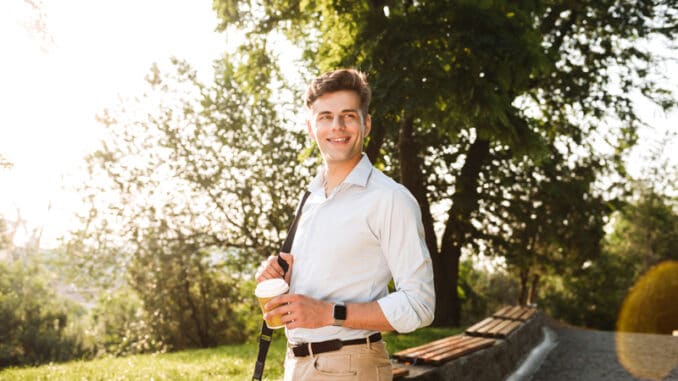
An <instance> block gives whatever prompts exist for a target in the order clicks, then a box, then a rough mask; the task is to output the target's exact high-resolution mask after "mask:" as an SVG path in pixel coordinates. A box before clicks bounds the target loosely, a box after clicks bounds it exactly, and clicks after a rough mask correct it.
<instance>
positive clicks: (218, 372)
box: [0, 328, 461, 381]
mask: <svg viewBox="0 0 678 381" xmlns="http://www.w3.org/2000/svg"><path fill="white" fill-rule="evenodd" d="M460 331H461V329H449V328H425V329H420V330H418V331H416V332H414V333H410V334H407V335H398V334H394V333H387V334H385V335H384V340H385V341H386V345H387V347H388V350H389V353H394V352H397V351H399V350H402V349H405V348H410V347H413V346H416V345H419V344H423V343H426V342H429V341H432V340H436V339H439V338H442V337H447V336H451V335H454V334H457V333H459V332H460ZM256 354H257V344H256V343H247V344H242V345H227V346H222V347H218V348H212V349H197V350H188V351H180V352H173V353H159V354H147V355H137V356H129V357H120V358H114V357H110V358H102V359H97V360H92V361H73V362H68V363H63V364H50V365H43V366H39V367H34V368H9V369H5V370H2V371H0V380H3V381H4V380H64V381H65V380H68V381H70V380H156V381H157V380H249V379H250V378H251V376H252V369H253V367H254V359H255V358H256ZM284 354H285V339H284V337H283V336H282V335H279V334H278V333H277V332H276V337H275V338H274V339H273V343H272V345H271V349H270V350H269V353H268V358H267V360H266V370H265V372H264V374H265V377H264V379H265V380H280V379H282V375H283V361H284Z"/></svg>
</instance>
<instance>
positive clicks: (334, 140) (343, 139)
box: [330, 138, 348, 143]
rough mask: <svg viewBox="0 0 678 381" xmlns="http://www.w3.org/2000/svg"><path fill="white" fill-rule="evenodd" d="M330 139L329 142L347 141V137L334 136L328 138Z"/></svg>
mask: <svg viewBox="0 0 678 381" xmlns="http://www.w3.org/2000/svg"><path fill="white" fill-rule="evenodd" d="M330 141H331V142H336V143H339V142H345V141H348V138H336V139H330Z"/></svg>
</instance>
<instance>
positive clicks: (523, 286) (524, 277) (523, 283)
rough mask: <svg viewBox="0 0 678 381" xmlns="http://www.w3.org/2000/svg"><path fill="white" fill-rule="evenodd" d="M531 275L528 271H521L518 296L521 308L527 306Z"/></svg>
mask: <svg viewBox="0 0 678 381" xmlns="http://www.w3.org/2000/svg"><path fill="white" fill-rule="evenodd" d="M529 276H530V273H529V271H528V270H521V271H520V295H518V304H520V305H521V306H523V305H525V303H526V301H527V282H528V280H529Z"/></svg>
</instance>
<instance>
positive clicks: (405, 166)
mask: <svg viewBox="0 0 678 381" xmlns="http://www.w3.org/2000/svg"><path fill="white" fill-rule="evenodd" d="M413 124H414V122H413V118H412V117H411V116H404V117H403V118H402V121H401V125H400V136H399V143H398V152H399V154H400V181H401V183H402V184H403V185H404V186H405V187H406V188H407V189H408V190H409V191H410V192H411V193H412V195H414V198H415V199H416V200H417V203H419V208H420V210H421V220H422V223H423V224H424V235H425V238H426V247H427V248H428V250H429V253H430V254H431V257H432V258H433V257H435V256H436V254H437V253H438V245H437V243H436V242H437V240H436V236H435V230H434V229H433V216H432V215H431V206H430V205H429V202H428V198H426V179H425V178H424V174H423V171H422V166H421V159H420V157H419V147H418V145H417V142H416V139H415V136H414V127H413ZM433 262H435V259H434V260H433Z"/></svg>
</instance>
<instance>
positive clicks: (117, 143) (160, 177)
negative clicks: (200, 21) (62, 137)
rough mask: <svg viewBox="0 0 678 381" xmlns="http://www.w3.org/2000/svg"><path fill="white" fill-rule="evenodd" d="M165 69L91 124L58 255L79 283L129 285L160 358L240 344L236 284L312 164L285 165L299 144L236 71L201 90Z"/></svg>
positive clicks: (274, 238)
mask: <svg viewBox="0 0 678 381" xmlns="http://www.w3.org/2000/svg"><path fill="white" fill-rule="evenodd" d="M233 61H234V62H235V59H234V60H233ZM172 66H173V67H172V69H171V71H170V72H169V73H167V74H163V73H161V71H160V69H159V68H158V67H157V66H155V67H153V68H152V70H151V72H150V73H149V75H148V77H147V80H148V83H149V87H150V90H149V91H148V92H147V93H146V94H145V95H144V96H143V97H141V98H140V99H138V100H137V101H135V102H131V101H130V102H127V103H126V104H122V105H120V107H119V108H118V109H114V110H107V111H106V112H104V113H103V114H102V115H101V116H100V120H101V122H102V123H103V124H104V125H105V126H106V127H107V129H108V131H109V132H110V135H109V137H108V138H107V139H106V141H105V142H104V143H103V145H102V147H101V148H100V149H99V150H98V151H97V152H95V153H94V154H92V155H91V156H90V157H89V158H88V168H89V170H90V173H91V178H92V181H90V182H88V184H86V186H85V187H84V188H83V189H82V190H81V191H82V194H83V195H84V196H85V201H86V202H87V204H88V208H87V210H86V212H85V213H84V214H83V216H82V221H83V223H82V228H81V229H80V231H77V232H74V234H73V239H72V240H71V241H70V242H69V248H68V251H69V254H70V258H72V262H73V263H76V264H78V266H79V267H80V268H81V269H83V273H85V274H89V276H88V277H87V278H88V279H84V280H90V281H91V280H96V279H104V280H105V282H101V284H100V286H102V287H112V288H115V287H117V286H120V285H121V284H125V283H127V284H129V286H131V287H132V289H133V290H134V291H135V292H136V294H137V295H138V296H139V298H140V299H141V301H142V302H143V304H142V305H143V308H144V310H145V313H144V316H145V317H146V318H147V319H149V320H148V322H147V325H148V326H149V327H151V328H152V330H153V332H154V333H155V335H156V337H157V338H158V339H159V340H160V342H162V344H164V345H167V346H168V347H169V348H170V349H178V348H186V347H207V346H214V345H217V344H223V343H228V342H241V341H243V340H244V339H245V338H246V337H247V333H248V332H247V331H246V330H245V328H246V327H248V325H247V321H246V320H247V319H245V318H244V316H243V314H247V313H250V312H251V309H248V308H242V307H241V304H243V303H248V302H249V301H250V299H251V296H250V295H244V294H243V292H242V291H240V290H239V287H238V285H239V284H243V283H246V282H247V281H248V279H247V277H248V276H251V275H250V274H252V273H253V272H254V266H255V264H258V263H259V262H260V261H261V260H263V259H264V258H266V257H268V256H269V255H272V254H276V253H277V250H278V249H279V245H280V243H281V239H282V238H283V236H284V233H285V231H286V229H287V227H288V226H289V223H290V221H291V218H292V217H293V214H294V209H293V208H294V203H295V201H296V200H297V198H298V196H299V194H300V193H301V192H302V189H301V181H300V179H301V178H305V177H307V176H309V166H310V165H312V164H313V161H312V160H307V165H306V166H301V165H294V164H293V163H297V162H298V155H299V152H300V151H302V149H303V147H304V144H303V142H304V139H305V138H304V135H302V132H301V131H294V130H291V128H292V127H293V126H292V125H291V123H292V121H291V120H290V119H285V115H290V114H291V112H290V110H289V109H285V108H284V107H282V108H275V107H273V105H272V104H271V103H270V101H269V97H270V94H269V93H270V91H271V89H269V88H268V87H266V86H261V85H260V83H259V82H257V81H251V79H250V78H247V77H245V76H243V72H242V70H241V68H240V66H238V65H236V64H232V63H230V62H229V61H228V60H224V61H223V62H221V63H219V64H218V65H216V66H215V70H216V78H215V80H214V84H212V85H210V86H206V85H204V84H202V83H200V82H199V81H198V80H197V79H196V75H195V72H194V71H193V70H192V69H191V68H190V67H189V66H188V65H187V64H186V63H185V62H181V61H178V60H174V61H173V65H172ZM258 79H260V78H258ZM281 91H282V90H281ZM134 110H143V111H142V112H136V113H135V112H134ZM290 163H292V165H290ZM245 274H247V275H245ZM253 306H254V304H253Z"/></svg>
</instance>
